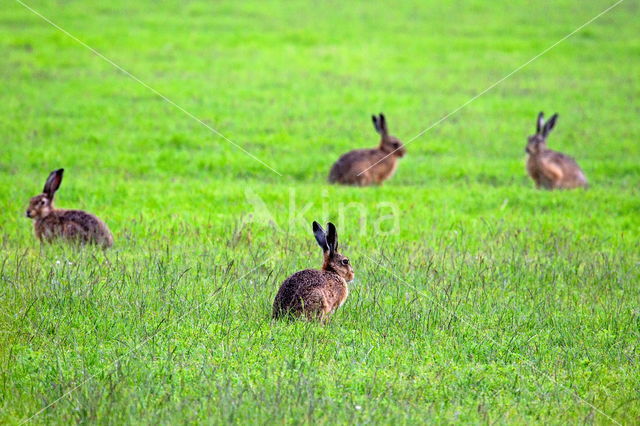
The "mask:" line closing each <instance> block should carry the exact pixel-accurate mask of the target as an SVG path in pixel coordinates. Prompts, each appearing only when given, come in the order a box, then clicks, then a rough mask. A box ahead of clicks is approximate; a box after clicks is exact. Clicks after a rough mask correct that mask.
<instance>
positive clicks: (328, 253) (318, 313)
mask: <svg viewBox="0 0 640 426" xmlns="http://www.w3.org/2000/svg"><path fill="white" fill-rule="evenodd" d="M313 232H314V235H315V237H316V241H317V242H318V244H319V245H320V247H322V250H323V252H324V262H323V264H322V269H320V270H317V269H305V270H304V271H299V272H296V273H295V274H293V275H291V276H290V277H289V278H287V279H286V280H284V282H283V283H282V285H280V289H279V290H278V293H277V294H276V297H275V299H274V301H273V317H274V318H281V317H285V316H292V317H300V316H305V317H306V318H307V319H319V320H323V321H324V320H327V319H328V318H329V315H331V314H332V313H333V312H334V311H335V310H336V309H338V308H339V307H340V306H341V305H342V304H343V303H344V302H345V300H347V296H348V295H349V288H348V287H347V282H348V281H351V280H352V279H353V276H354V275H353V269H352V268H351V264H350V263H349V259H347V258H346V257H344V256H343V255H341V254H340V253H338V234H337V232H336V228H335V226H333V224H332V223H329V231H328V232H327V233H325V232H324V230H323V229H322V227H320V225H319V224H318V223H317V222H313Z"/></svg>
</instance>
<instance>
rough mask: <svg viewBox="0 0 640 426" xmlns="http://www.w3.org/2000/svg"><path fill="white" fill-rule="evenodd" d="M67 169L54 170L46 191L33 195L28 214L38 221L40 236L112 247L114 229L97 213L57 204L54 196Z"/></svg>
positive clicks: (37, 233)
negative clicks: (97, 215)
mask: <svg viewBox="0 0 640 426" xmlns="http://www.w3.org/2000/svg"><path fill="white" fill-rule="evenodd" d="M63 172H64V169H59V170H56V171H53V172H51V174H50V175H49V178H48V179H47V182H46V183H45V187H44V190H43V193H42V194H40V195H36V196H35V197H33V198H31V200H30V202H29V208H28V209H27V213H26V214H27V217H29V218H31V219H34V220H35V222H34V224H33V225H34V229H35V234H36V237H37V238H38V240H40V241H41V242H51V241H54V240H56V239H63V240H66V241H72V242H77V243H93V244H99V245H101V246H103V247H105V248H106V247H111V246H112V245H113V236H112V235H111V231H110V230H109V228H108V227H107V225H106V224H105V223H104V222H103V221H101V220H100V219H98V218H97V217H96V216H94V215H92V214H90V213H87V212H84V211H81V210H62V209H56V208H55V207H54V205H53V197H54V195H55V192H56V191H57V190H58V188H59V187H60V183H61V182H62V174H63Z"/></svg>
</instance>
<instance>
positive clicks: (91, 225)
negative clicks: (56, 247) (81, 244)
mask: <svg viewBox="0 0 640 426" xmlns="http://www.w3.org/2000/svg"><path fill="white" fill-rule="evenodd" d="M59 219H60V221H61V223H62V226H63V228H64V229H65V231H66V233H67V234H69V233H73V234H77V235H76V236H77V237H80V238H82V239H85V240H87V241H92V240H93V241H95V242H98V243H100V244H104V245H107V246H111V245H112V244H113V237H112V235H111V231H110V230H109V228H108V227H107V225H106V224H105V223H104V222H103V221H101V220H100V219H98V218H97V217H96V216H94V215H92V214H91V213H87V212H85V211H82V210H64V211H62V212H60V214H59Z"/></svg>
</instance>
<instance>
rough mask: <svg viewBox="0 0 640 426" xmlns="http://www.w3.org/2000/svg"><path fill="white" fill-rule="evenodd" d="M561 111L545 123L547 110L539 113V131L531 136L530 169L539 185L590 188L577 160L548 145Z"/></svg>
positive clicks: (530, 173)
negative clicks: (548, 139) (553, 149)
mask: <svg viewBox="0 0 640 426" xmlns="http://www.w3.org/2000/svg"><path fill="white" fill-rule="evenodd" d="M557 119H558V114H553V116H551V118H550V119H549V121H547V122H546V123H545V121H544V113H542V112H541V113H540V114H538V120H537V122H536V134H535V135H532V136H529V138H528V143H527V147H526V149H525V151H526V153H527V154H528V158H527V172H529V176H531V178H532V179H533V180H534V181H535V183H536V188H544V189H571V188H578V187H583V188H586V187H588V183H587V178H586V177H585V176H584V173H583V172H582V170H581V169H580V166H578V163H576V161H575V160H574V159H573V158H571V157H569V156H568V155H564V154H562V153H560V152H556V151H552V150H550V149H549V148H547V136H549V132H551V130H552V129H553V127H554V126H555V125H556V120H557Z"/></svg>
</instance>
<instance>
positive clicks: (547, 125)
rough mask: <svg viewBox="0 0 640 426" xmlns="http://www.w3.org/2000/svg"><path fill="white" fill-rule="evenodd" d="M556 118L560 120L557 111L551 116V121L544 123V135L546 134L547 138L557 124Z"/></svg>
mask: <svg viewBox="0 0 640 426" xmlns="http://www.w3.org/2000/svg"><path fill="white" fill-rule="evenodd" d="M556 120H558V114H557V113H556V114H553V115H552V116H551V118H550V119H549V121H547V122H546V123H544V127H543V128H542V136H544V137H545V138H546V137H547V135H549V133H550V132H551V130H553V128H554V127H555V125H556Z"/></svg>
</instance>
